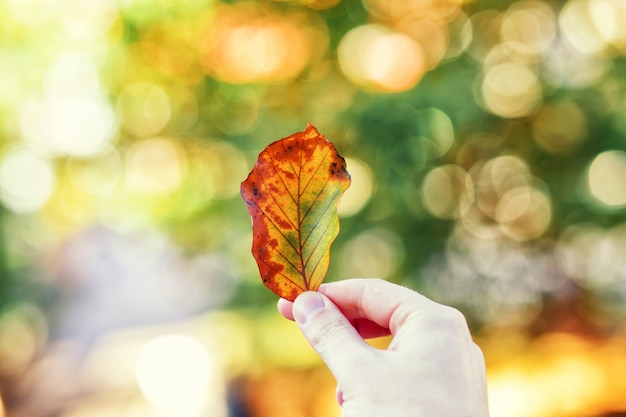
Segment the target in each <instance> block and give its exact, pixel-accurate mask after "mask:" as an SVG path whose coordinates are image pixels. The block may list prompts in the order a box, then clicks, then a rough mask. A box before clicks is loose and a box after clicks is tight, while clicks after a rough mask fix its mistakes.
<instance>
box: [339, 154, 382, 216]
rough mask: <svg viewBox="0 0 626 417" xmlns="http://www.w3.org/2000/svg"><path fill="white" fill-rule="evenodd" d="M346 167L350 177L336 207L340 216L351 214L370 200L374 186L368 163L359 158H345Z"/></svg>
mask: <svg viewBox="0 0 626 417" xmlns="http://www.w3.org/2000/svg"><path fill="white" fill-rule="evenodd" d="M346 167H347V169H348V172H349V173H350V176H351V177H352V179H351V182H350V187H349V188H348V189H347V190H346V192H345V193H344V195H343V196H342V197H341V202H340V203H339V207H338V209H337V214H339V216H340V217H349V216H353V215H355V214H357V213H358V212H359V211H361V210H362V209H363V207H365V205H366V204H367V202H368V201H369V200H370V197H371V196H372V190H373V188H374V178H373V176H372V170H371V169H370V167H369V165H367V164H366V163H365V162H363V161H361V160H359V159H354V158H346Z"/></svg>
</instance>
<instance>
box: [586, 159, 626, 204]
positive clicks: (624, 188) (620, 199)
mask: <svg viewBox="0 0 626 417" xmlns="http://www.w3.org/2000/svg"><path fill="white" fill-rule="evenodd" d="M625 179H626V152H623V151H606V152H603V153H601V154H600V155H598V156H596V157H595V159H594V160H593V161H592V162H591V164H590V165H589V168H588V169H587V186H588V190H589V192H590V194H591V196H592V197H593V198H594V199H595V200H596V201H597V202H598V203H600V204H601V205H602V206H604V207H607V208H623V207H626V180H625Z"/></svg>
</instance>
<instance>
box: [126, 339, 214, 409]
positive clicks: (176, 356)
mask: <svg viewBox="0 0 626 417" xmlns="http://www.w3.org/2000/svg"><path fill="white" fill-rule="evenodd" d="M212 368H213V365H212V363H211V360H210V357H209V354H208V352H207V350H206V349H205V347H204V346H202V345H201V344H200V343H199V342H198V341H197V340H196V339H194V338H191V337H189V336H186V335H181V334H171V335H165V336H160V337H157V338H155V339H152V340H151V341H150V342H148V343H147V344H146V345H145V346H144V348H143V349H142V351H141V352H140V354H139V358H138V360H137V367H136V372H137V382H138V384H139V388H140V389H141V392H142V393H143V395H144V396H145V397H146V398H147V399H148V400H149V401H150V403H151V404H153V405H154V406H155V408H157V409H158V410H159V411H161V412H163V413H165V414H166V415H168V416H169V415H171V416H175V415H188V416H198V415H201V411H202V410H203V409H204V408H205V407H206V405H207V403H208V401H209V392H210V390H211V388H212V387H211V380H212V378H213V377H214V376H213V375H212V372H213V369H212Z"/></svg>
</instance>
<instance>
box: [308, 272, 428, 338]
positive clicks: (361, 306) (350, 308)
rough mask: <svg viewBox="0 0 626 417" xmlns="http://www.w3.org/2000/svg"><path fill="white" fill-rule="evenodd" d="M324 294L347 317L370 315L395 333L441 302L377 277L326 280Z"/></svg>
mask: <svg viewBox="0 0 626 417" xmlns="http://www.w3.org/2000/svg"><path fill="white" fill-rule="evenodd" d="M319 291H320V292H322V293H323V294H324V295H326V296H327V297H328V298H330V299H331V300H332V302H333V303H334V304H335V305H336V306H337V307H339V308H340V309H341V311H342V312H343V313H344V315H345V316H346V317H347V318H348V319H367V320H370V321H372V322H374V323H375V324H377V325H378V326H380V327H382V328H386V329H389V330H390V331H391V333H392V334H396V333H397V331H398V329H399V328H400V327H401V326H402V325H403V324H404V323H405V322H406V321H407V319H408V318H409V317H410V316H411V315H413V314H415V313H417V312H420V311H426V310H431V309H432V308H433V307H435V306H439V304H437V303H435V302H434V301H432V300H430V299H428V298H426V297H424V296H423V295H421V294H419V293H417V292H415V291H413V290H411V289H409V288H405V287H402V286H400V285H397V284H393V283H391V282H388V281H384V280H381V279H376V278H373V279H372V278H361V279H349V280H345V281H337V282H331V283H328V284H323V285H322V286H321V287H320V289H319Z"/></svg>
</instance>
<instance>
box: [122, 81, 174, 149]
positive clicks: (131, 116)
mask: <svg viewBox="0 0 626 417" xmlns="http://www.w3.org/2000/svg"><path fill="white" fill-rule="evenodd" d="M117 111H118V115H119V117H120V119H121V121H122V126H123V127H124V129H126V130H127V131H128V132H130V133H131V134H133V135H135V136H137V137H146V136H153V135H156V134H158V133H160V132H161V131H162V130H163V128H164V127H165V126H166V125H167V123H168V122H169V120H170V116H171V114H172V109H171V104H170V98H169V96H168V93H167V92H166V91H165V90H164V89H163V88H162V87H160V86H159V85H156V84H153V83H148V82H139V83H135V84H130V85H128V86H127V87H126V88H124V90H123V91H122V92H121V93H120V95H119V97H118V98H117Z"/></svg>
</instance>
